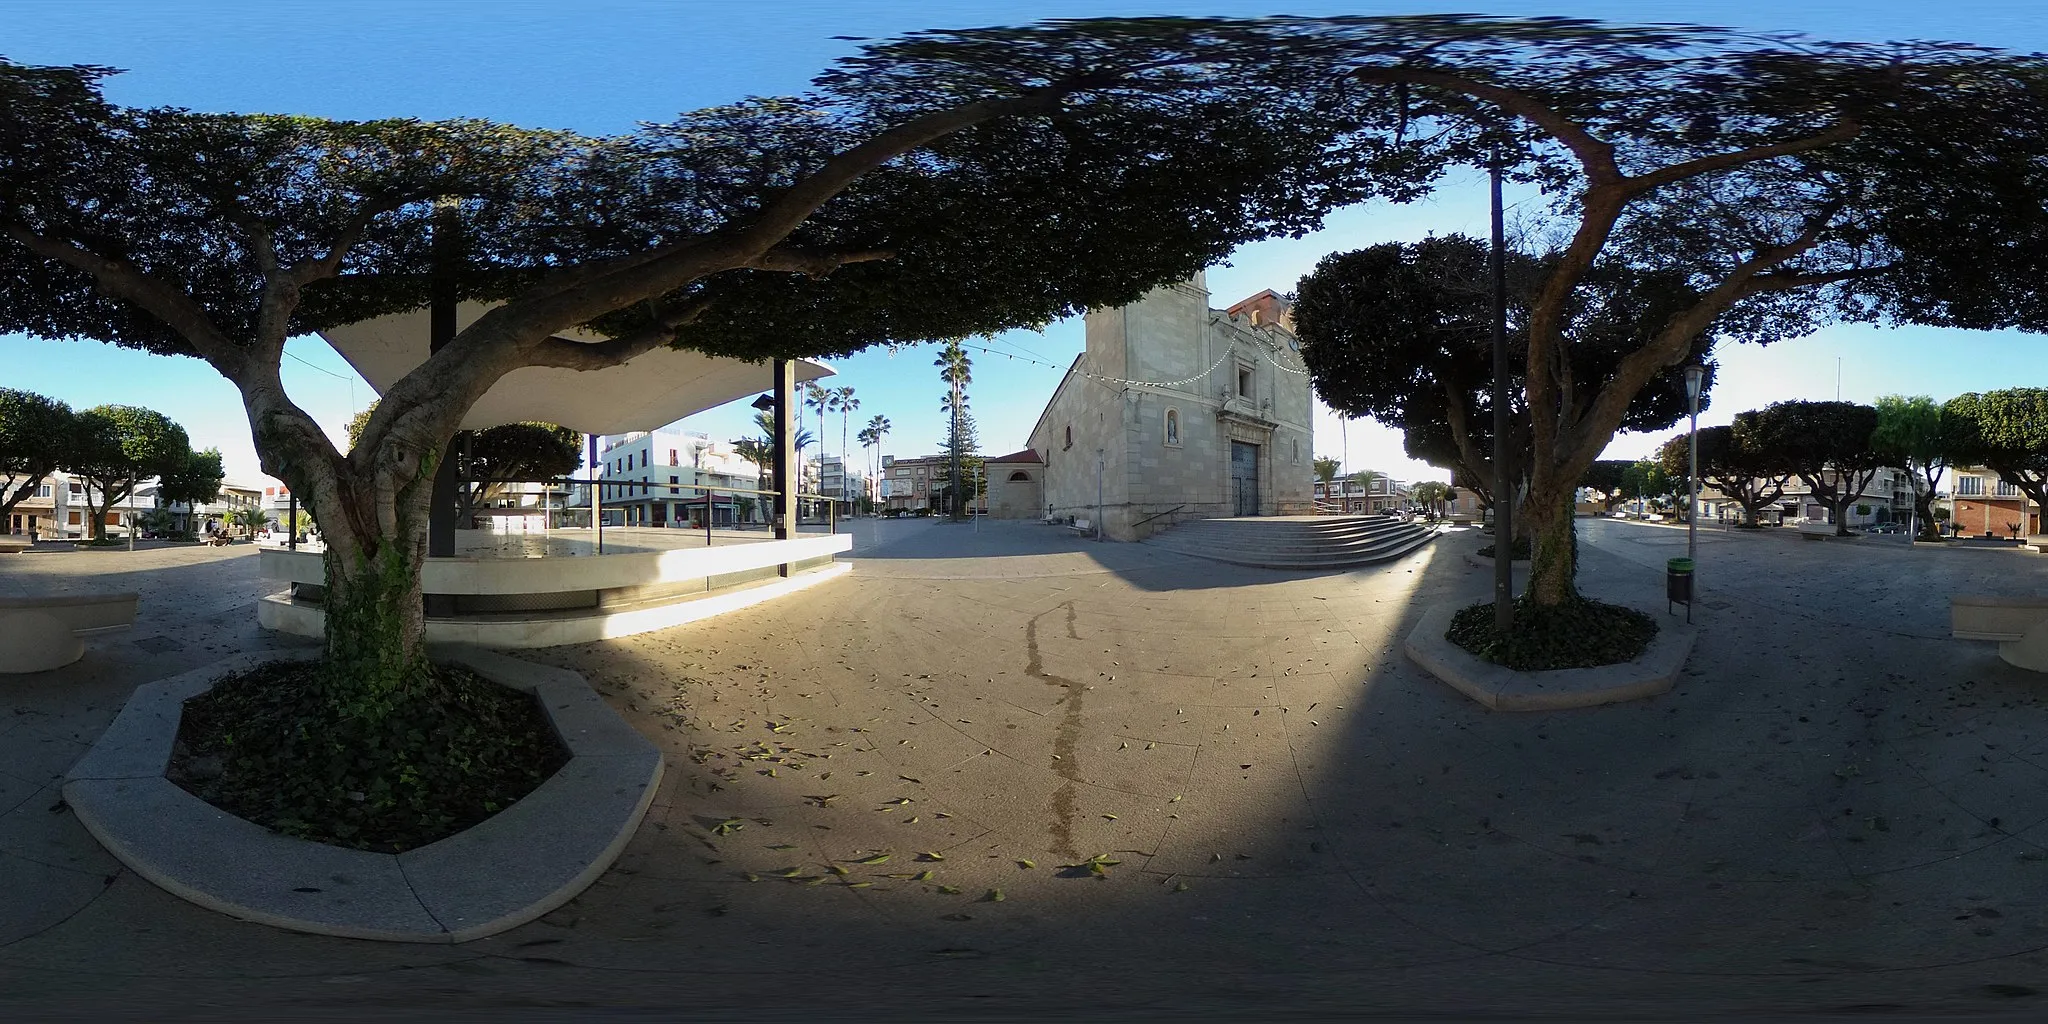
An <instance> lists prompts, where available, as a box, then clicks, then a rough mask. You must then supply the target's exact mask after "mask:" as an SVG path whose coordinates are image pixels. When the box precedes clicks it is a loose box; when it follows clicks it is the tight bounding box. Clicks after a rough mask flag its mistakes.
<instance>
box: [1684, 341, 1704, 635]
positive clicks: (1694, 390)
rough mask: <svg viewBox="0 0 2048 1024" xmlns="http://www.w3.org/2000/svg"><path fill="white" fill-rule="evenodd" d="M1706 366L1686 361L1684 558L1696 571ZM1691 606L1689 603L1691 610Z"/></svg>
mask: <svg viewBox="0 0 2048 1024" xmlns="http://www.w3.org/2000/svg"><path fill="white" fill-rule="evenodd" d="M1706 379H1707V368H1706V367H1705V366H1703V365H1701V364H1700V363H1699V362H1697V361H1694V362H1690V363H1687V364H1685V401H1686V405H1687V406H1688V407H1689V408H1690V413H1691V417H1692V424H1691V426H1690V427H1688V428H1687V430H1686V448H1687V452H1686V461H1685V485H1686V491H1687V493H1688V494H1689V495H1690V497H1689V498H1688V499H1687V500H1688V501H1689V502H1690V504H1688V505H1687V506H1686V510H1685V557H1686V558H1688V559H1695V561H1694V562H1693V565H1694V570H1693V571H1694V572H1695V573H1697V572H1698V571H1699V570H1698V565H1699V563H1698V561H1697V560H1696V559H1697V558H1698V554H1697V552H1698V550H1699V538H1700V530H1699V526H1700V524H1699V519H1700V386H1701V385H1702V384H1704V383H1706ZM1690 608H1691V606H1689V605H1688V606H1687V610H1688V611H1690Z"/></svg>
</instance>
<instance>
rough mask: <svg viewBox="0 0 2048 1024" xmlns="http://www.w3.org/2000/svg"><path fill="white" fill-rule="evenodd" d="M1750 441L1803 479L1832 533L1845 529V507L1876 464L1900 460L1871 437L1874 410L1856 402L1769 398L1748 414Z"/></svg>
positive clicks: (1868, 479) (1852, 501)
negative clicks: (1823, 510) (1830, 523)
mask: <svg viewBox="0 0 2048 1024" xmlns="http://www.w3.org/2000/svg"><path fill="white" fill-rule="evenodd" d="M1751 415H1752V416H1753V419H1752V420H1750V427H1751V429H1752V430H1753V434H1752V438H1753V441H1754V443H1755V444H1757V445H1759V446H1760V447H1761V448H1762V449H1763V450H1764V451H1766V452H1768V453H1769V454H1770V456H1771V457H1772V458H1774V459H1775V460H1776V461H1777V462H1778V463H1779V464H1781V465H1783V466H1785V467H1787V468H1789V469H1790V470H1791V471H1792V474H1793V475H1794V476H1797V477H1798V478H1799V480H1800V482H1801V483H1804V484H1805V485H1806V491H1807V494H1808V495H1810V496H1811V498H1812V500H1813V501H1814V502H1815V503H1816V504H1818V505H1820V506H1822V507H1823V508H1826V509H1827V510H1828V513H1829V517H1830V518H1831V519H1833V520H1834V524H1835V536H1837V537H1846V536H1848V535H1849V517H1848V512H1849V507H1850V506H1851V505H1854V504H1856V503H1857V502H1859V501H1864V500H1867V499H1865V498H1864V496H1863V492H1864V491H1867V490H1869V489H1870V483H1871V481H1872V480H1875V479H1876V478H1877V474H1878V471H1879V470H1882V469H1884V468H1885V467H1887V466H1898V465H1902V464H1903V463H1904V461H1905V459H1904V457H1903V456H1901V455H1900V454H1899V453H1898V452H1896V451H1892V450H1889V449H1887V448H1883V447H1880V446H1879V445H1878V444H1877V443H1876V441H1875V435H1876V433H1877V425H1878V413H1877V409H1876V407H1874V406H1868V405H1860V404H1858V403H1855V402H1806V401H1787V402H1773V403H1771V404H1770V405H1768V406H1765V407H1764V408H1762V409H1759V410H1757V411H1756V412H1754V413H1752V414H1751Z"/></svg>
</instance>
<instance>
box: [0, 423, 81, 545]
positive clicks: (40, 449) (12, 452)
mask: <svg viewBox="0 0 2048 1024" xmlns="http://www.w3.org/2000/svg"><path fill="white" fill-rule="evenodd" d="M76 420H77V417H76V416H74V415H73V413H72V412H71V407H70V406H68V405H66V404H64V403H63V402H60V401H57V400H56V399H54V398H48V397H45V396H43V395H38V394H36V393H34V392H31V391H16V390H14V389H12V388H0V529H4V528H5V526H4V524H5V522H6V516H7V514H8V513H9V512H11V511H13V510H14V506H15V505H17V504H20V503H21V501H22V499H24V498H27V497H28V496H29V495H31V494H34V493H35V491H36V488H37V487H38V486H40V485H41V484H42V482H43V481H44V480H47V479H49V476H50V474H51V473H53V472H55V471H57V470H58V469H61V468H63V466H64V464H65V463H66V462H67V461H70V458H71V447H72V445H73V444H74V443H75V442H76V440H77V423H76Z"/></svg>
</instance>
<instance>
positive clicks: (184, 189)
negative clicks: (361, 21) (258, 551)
mask: <svg viewBox="0 0 2048 1024" xmlns="http://www.w3.org/2000/svg"><path fill="white" fill-rule="evenodd" d="M1252 34H1254V33H1251V30H1249V29H1240V28H1239V27H1238V26H1234V25H1231V24H1229V23H1206V22H1192V21H1190V22H1183V21H1178V20H1165V21H1159V22H1128V21H1117V22H1110V23H1105V24H1103V25H1089V24H1078V25H1058V26H1047V27H1041V28H1036V29H1020V30H1005V31H1002V32H996V33H984V34H981V35H974V36H971V37H960V38H946V37H933V38H927V39H918V40H911V41H907V42H904V43H901V44H895V45H877V46H874V47H870V48H868V49H867V50H866V51H864V52H863V54H861V55H860V56H857V57H855V58H852V59H849V60H847V61H846V62H844V63H843V66H842V67H841V68H840V69H838V70H836V71H834V72H832V73H829V74H826V75H824V76H822V77H821V78H820V79H819V80H818V82H817V83H816V87H815V89H814V90H813V91H812V92H811V93H809V94H806V95H804V96H800V97H793V98H770V99H753V100H747V101H743V102H738V103H735V104H732V105H729V106H726V107H721V108H714V109H709V110H702V111H697V112H694V113H689V114H685V115H682V116H680V117H679V118H677V119H676V120H675V121H673V122H671V123H668V124H662V125H653V126H648V127H646V128H645V129H643V130H641V131H638V132H635V133H633V134H631V135H626V136H621V137H615V138H586V137H581V136H577V135H574V134H571V133H565V132H558V131H539V130H529V129H523V128H517V127H513V126H509V125H502V124H495V123H489V122H483V121H475V120H464V121H445V122H432V123H426V122H419V121H413V120H406V119H392V120H382V121H365V122H339V121H327V120H322V119H318V118H311V117H298V116H265V115H219V114H207V113H195V112H192V111H187V110H180V109H170V108H153V109H141V108H127V107H120V106H116V105H113V104H110V103H108V102H107V101H105V100H104V99H103V97H102V95H101V93H100V84H101V81H102V80H103V79H104V77H105V76H106V74H107V73H108V72H107V71H106V70H105V69H99V68H45V67H26V66H20V65H13V64H7V65H0V330H15V331H25V332H28V333H32V334H36V335H41V336H45V337H51V338H81V337H82V338H96V339H101V340H105V341H111V342H114V343H117V344H122V345H128V346H133V347H139V348H144V349H148V350H150V351H154V352H159V353H163V354H166V355H184V356H194V357H198V358H201V359H204V360H206V361H207V362H208V363H210V364H211V365H212V366H214V368H215V369H217V370H218V371H219V372H220V373H222V374H223V375H224V376H225V377H227V378H228V379H229V380H230V381H231V382H233V383H234V384H235V385H236V387H237V388H238V390H239V391H240V393H241V396H242V399H243V403H244V406H245V408H246V411H247V415H248V419H249V422H250V427H251V431H252V434H253V436H254V440H255V443H256V448H257V452H258V455H259V457H260V459H261V462H262V465H263V468H264V469H265V471H267V472H269V473H271V474H273V475H275V476H278V477H280V478H281V479H283V480H284V481H285V482H286V483H287V484H288V485H289V486H290V487H291V488H292V490H293V492H294V493H297V494H299V495H300V496H302V497H303V498H304V499H305V501H306V502H307V504H308V505H309V506H310V507H311V508H312V510H313V512H314V514H315V515H316V516H317V517H318V519H319V521H320V523H321V526H322V529H323V533H324V535H325V537H326V540H327V545H326V551H325V554H324V556H323V558H324V561H325V569H326V605H325V608H326V614H327V641H326V655H327V657H326V666H327V668H326V670H325V671H326V672H327V673H328V675H329V676H330V677H331V678H330V680H329V685H330V688H331V689H332V691H333V692H334V693H335V694H336V699H337V701H340V702H344V703H347V704H348V705H349V706H350V707H352V708H354V709H355V710H356V711H357V712H358V713H360V714H361V715H363V716H367V717H369V718H379V717H382V716H385V715H386V714H388V713H389V711H390V710H391V709H392V708H394V707H396V706H397V704H398V703H399V702H402V701H403V700H405V699H408V693H409V692H410V691H412V690H413V689H415V688H414V687H412V686H411V682H410V681H411V680H414V679H416V678H421V677H422V674H423V673H424V671H425V669H426V661H425V655H424V635H425V634H424V619H423V615H422V607H421V600H420V582H419V581H420V569H421V565H422V562H423V559H424V554H425V544H426V532H427V518H428V514H427V506H428V498H429V493H430V490H431V481H432V479H433V477H434V475H435V473H436V470H437V468H438V467H439V465H440V464H441V463H442V461H443V460H445V459H446V458H447V457H448V454H449V445H450V439H451V438H452V437H453V436H454V434H455V433H456V431H457V429H458V427H459V426H460V424H461V422H462V419H463V416H464V415H465V413H466V412H467V411H468V410H469V409H470V408H471V407H472V406H473V405H474V403H475V402H476V401H477V400H478V399H479V398H480V397H481V396H482V395H483V394H484V393H485V392H486V391H487V390H488V389H489V388H490V387H491V386H492V385H494V384H495V383H496V382H497V381H498V380H500V379H501V378H502V377H504V376H505V375H506V374H507V373H509V372H511V371H513V370H515V369H518V368H521V367H528V366H547V367H562V368H569V369H576V370H591V369H600V368H604V367H610V366H617V365H620V364H621V363H623V362H625V361H628V360H630V359H632V358H633V357H635V356H637V355H639V354H641V353H643V352H646V351H648V350H650V349H653V348H656V347H659V346H664V345H682V346H687V347H693V348H697V349H700V350H704V351H708V352H713V353H716V354H721V355H730V356H739V357H744V358H750V359H760V358H766V357H770V356H778V357H786V356H798V355H807V356H818V355H835V354H844V353H849V352H853V351H857V350H859V349H862V348H864V347H867V346H869V345H872V344H876V343H879V342H883V341H899V342H911V341H919V340H936V339H941V338H948V337H960V336H964V335H968V334H975V333H982V332H987V331H993V330H1002V329H1008V328H1011V327H1015V326H1019V325H1026V324H1035V323H1042V322H1046V321H1049V320H1052V319H1056V318H1058V317H1061V316H1066V315H1070V314H1073V313H1076V312H1078V311H1080V310H1082V309H1085V308H1090V307H1094V306H1101V305H1116V304H1121V303H1124V302H1128V301H1132V300H1134V299H1136V298H1137V297H1139V296H1140V295H1142V294H1143V293H1144V292H1145V291H1146V290H1147V289H1148V288H1150V287H1152V286H1154V285H1156V284H1158V283H1160V282H1162V281H1167V280H1173V279H1178V278H1182V277H1185V276H1187V275H1188V274H1191V273H1192V272H1194V271H1195V270H1197V269H1199V268H1201V267H1202V266H1204V265H1206V264H1208V263H1210V262H1213V261H1214V260H1216V259H1218V258H1220V257H1222V256H1223V255H1225V254H1227V253H1228V252H1230V251H1231V250H1232V249H1234V248H1235V247H1237V246H1238V245H1240V244H1242V243H1244V242H1247V241H1250V240H1253V239H1255V238H1259V237H1263V236H1266V235H1270V234H1273V233H1276V232H1301V231H1305V230H1308V229H1310V228H1312V227H1314V226H1315V225H1316V224H1317V223H1318V221H1319V218H1320V216H1321V214H1322V212H1323V211H1325V210H1326V209H1328V208H1330V207H1332V206H1335V205H1339V204H1342V203H1346V202H1350V201H1353V200H1356V199H1358V198H1360V197H1362V196H1363V195H1365V194H1366V193H1365V192H1364V191H1362V190H1360V189H1358V188H1355V187H1353V186H1352V185H1351V184H1350V183H1351V181H1352V179H1353V175H1352V174H1351V173H1350V171H1349V169H1350V168H1351V167H1352V166H1353V165H1354V164H1355V163H1356V162H1357V158H1356V156H1355V155H1354V154H1352V153H1350V152H1348V151H1347V150H1345V149H1343V148H1341V147H1337V146H1334V145H1333V144H1332V143H1333V140H1334V139H1335V138H1336V137H1337V135H1338V134H1339V133H1340V132H1341V131H1342V130H1343V127H1344V119H1343V117H1342V116H1341V112H1338V111H1331V110H1320V111H1319V110H1315V109H1312V108H1311V106H1309V105H1307V104H1304V103H1299V102H1286V103H1279V102H1269V101H1273V100H1278V99H1281V98H1285V97H1290V96H1298V95H1304V90H1307V89H1309V88H1310V87H1311V86H1312V85H1313V81H1312V80H1313V79H1314V78H1315V75H1316V74H1317V73H1319V72H1316V71H1315V70H1314V69H1298V68H1295V67H1293V66H1291V65H1290V64H1289V63H1288V62H1285V61H1274V60H1273V59H1272V53H1271V52H1269V51H1264V50H1261V49H1260V48H1259V47H1258V46H1255V45H1253V43H1254V42H1256V40H1254V39H1251V38H1250V36H1251V35H1252ZM1219 138H1221V139H1228V140H1230V144H1229V145H1216V144H1214V142H1213V140H1215V139H1219ZM835 272H836V273H835ZM827 275H831V277H830V279H829V280H826V278H827ZM436 298H440V299H478V300H486V301H490V302H494V303H496V305H494V306H493V307H492V308H490V310H489V311H488V312H486V313H485V314H484V315H483V316H481V317H480V318H478V319H477V320H475V321H474V322H472V323H471V324H469V325H468V326H466V327H464V328H462V329H461V330H460V331H459V332H457V333H455V334H454V336H453V337H452V339H450V340H448V341H447V343H446V344H444V345H442V346H441V347H440V348H439V349H438V350H436V351H435V352H434V353H433V354H432V356H431V357H430V358H428V359H427V360H426V361H425V362H423V363H422V364H420V365H419V366H417V367H416V368H414V369H413V370H411V371H410V372H408V373H407V374H405V375H404V376H403V377H401V378H400V379H398V380H397V381H395V382H393V383H392V384H391V385H390V386H389V387H388V388H386V389H385V391H384V393H383V395H382V400H381V401H380V403H379V405H378V408H377V411H376V412H375V414H373V415H372V416H371V417H370V419H369V421H368V422H367V424H365V426H364V429H363V432H362V437H361V440H360V441H359V442H358V443H357V444H356V445H355V446H354V448H353V449H352V450H351V451H349V452H346V453H344V452H342V451H339V450H338V449H336V448H335V446H334V445H333V444H332V443H331V442H330V441H329V439H328V438H327V437H326V436H325V434H324V432H323V431H322V430H321V429H320V428H319V425H318V424H317V423H316V422H315V421H314V420H313V418H312V417H311V416H310V415H308V414H307V413H306V412H305V410H303V409H302V408H300V407H299V406H298V405H297V404H296V403H294V402H293V401H292V400H291V399H290V397H289V396H287V395H286V393H285V390H284V388H283V386H282V381H281V379H280V374H279V360H280V358H281V355H282V351H283V344H284V341H285V339H286V338H288V337H290V336H292V335H295V334H301V333H305V332H308V331H315V330H319V329H321V328H323V327H327V326H331V325H334V324H339V323H345V322H353V321H356V320H360V319H363V318H365V317H368V316H372V315H378V314H383V313H388V312H393V311H399V310H407V309H417V308H420V307H422V306H425V305H427V304H428V303H429V301H430V300H432V299H436ZM578 327H590V328H593V329H595V330H596V331H598V332H599V333H600V334H602V335H604V336H606V337H607V338H608V339H609V340H606V341H603V342H598V343H582V342H575V341H569V340H564V339H562V338H560V337H558V335H559V334H560V333H561V332H565V331H568V330H570V329H572V328H578Z"/></svg>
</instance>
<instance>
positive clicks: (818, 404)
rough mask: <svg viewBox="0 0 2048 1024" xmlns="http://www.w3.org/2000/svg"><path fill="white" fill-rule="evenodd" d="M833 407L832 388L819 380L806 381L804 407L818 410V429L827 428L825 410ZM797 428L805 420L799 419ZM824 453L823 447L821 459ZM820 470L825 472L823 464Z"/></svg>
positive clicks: (800, 426) (801, 426) (801, 425)
mask: <svg viewBox="0 0 2048 1024" xmlns="http://www.w3.org/2000/svg"><path fill="white" fill-rule="evenodd" d="M831 407H832V391H831V389H829V388H826V387H825V386H823V385H821V384H819V383H818V382H817V381H810V382H808V383H806V384H805V385H804V408H806V409H810V410H812V411H813V412H816V413H817V414H818V429H819V430H823V429H825V411H826V410H827V409H830V408H831ZM797 428H798V429H799V430H801V429H802V428H803V421H801V420H799V421H798V422H797ZM812 436H814V437H815V436H816V435H812ZM824 454H825V453H824V450H823V449H822V448H821V449H820V450H819V452H818V455H819V457H820V459H822V458H823V457H824ZM797 461H799V462H801V461H803V460H801V459H799V460H797ZM818 471H819V472H820V473H823V472H824V466H823V465H820V466H819V467H818Z"/></svg>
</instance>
